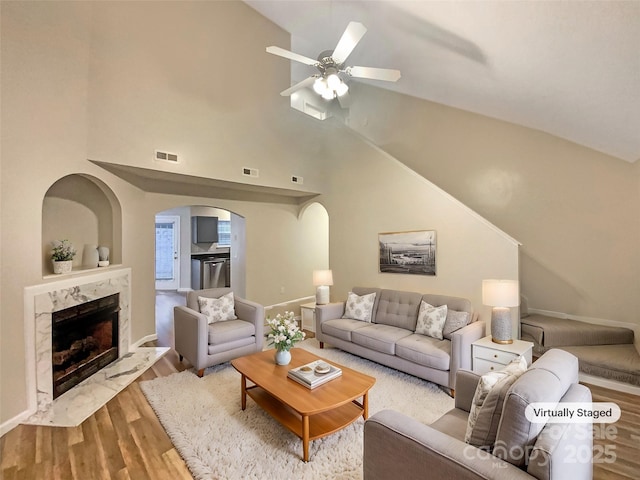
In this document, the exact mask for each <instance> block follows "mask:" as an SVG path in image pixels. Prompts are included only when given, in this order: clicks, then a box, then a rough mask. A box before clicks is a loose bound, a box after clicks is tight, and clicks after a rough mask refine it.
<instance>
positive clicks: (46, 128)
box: [0, 2, 326, 424]
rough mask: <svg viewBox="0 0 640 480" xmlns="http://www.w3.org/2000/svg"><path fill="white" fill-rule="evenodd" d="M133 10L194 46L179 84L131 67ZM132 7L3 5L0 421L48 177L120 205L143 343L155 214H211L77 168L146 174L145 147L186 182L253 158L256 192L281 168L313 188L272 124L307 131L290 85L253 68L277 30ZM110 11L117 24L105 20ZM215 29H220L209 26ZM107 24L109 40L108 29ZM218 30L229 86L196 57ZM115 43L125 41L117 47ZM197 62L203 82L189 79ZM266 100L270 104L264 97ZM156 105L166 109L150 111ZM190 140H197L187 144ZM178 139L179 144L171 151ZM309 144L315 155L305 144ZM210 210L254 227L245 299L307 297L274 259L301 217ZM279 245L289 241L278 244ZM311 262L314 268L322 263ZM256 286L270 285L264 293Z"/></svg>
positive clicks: (147, 35)
mask: <svg viewBox="0 0 640 480" xmlns="http://www.w3.org/2000/svg"><path fill="white" fill-rule="evenodd" d="M143 3H144V5H145V6H146V7H147V8H149V9H150V11H155V9H158V10H160V11H161V13H162V15H161V17H162V18H164V19H166V18H167V15H168V16H169V17H172V18H175V19H176V20H177V21H178V23H180V28H179V29H177V30H178V32H179V33H180V34H184V43H183V45H182V47H185V46H188V45H196V46H199V45H202V44H203V42H204V44H205V49H204V50H200V51H199V53H197V52H196V53H193V52H191V50H189V49H188V48H187V49H185V48H182V49H179V48H178V50H180V51H181V52H182V56H183V57H186V58H188V57H189V56H190V55H193V56H194V58H200V59H201V60H202V62H195V63H194V64H191V65H186V67H189V68H191V70H189V71H185V70H184V69H182V70H180V69H179V68H178V67H185V65H173V66H172V68H169V67H170V66H171V65H169V63H167V70H166V71H165V72H164V73H167V71H169V70H171V71H172V72H175V71H176V69H177V70H180V72H181V73H180V75H181V77H180V78H169V77H168V76H167V75H162V74H161V73H160V72H158V71H156V72H155V74H154V75H149V74H148V73H149V72H148V70H146V68H139V67H140V66H139V65H138V62H142V65H141V66H143V67H149V66H150V65H149V64H148V63H145V62H144V59H145V57H146V56H153V55H154V54H157V53H158V52H159V51H160V49H158V48H156V47H154V45H152V44H153V42H154V40H153V39H154V38H155V39H157V38H158V35H157V33H154V34H153V35H152V34H151V32H150V31H148V25H150V23H151V20H153V19H154V18H155V17H154V15H149V16H145V15H144V12H143V11H141V10H140V6H141V5H142V4H143ZM143 3H139V4H136V5H133V4H124V3H117V4H116V3H111V4H104V3H100V2H3V3H2V4H1V8H2V45H1V48H2V52H1V53H2V72H1V73H2V112H1V114H2V132H1V134H2V138H1V140H2V142H1V143H2V146H1V148H2V151H1V153H2V155H1V156H2V165H1V167H2V174H1V176H0V178H1V182H2V184H1V189H0V195H1V199H0V201H1V204H2V211H1V212H0V214H1V227H2V228H1V231H0V236H1V244H2V251H1V253H0V255H1V263H2V267H3V268H2V271H1V274H0V275H1V284H0V286H1V292H2V293H1V298H2V304H1V306H0V308H1V311H0V314H1V322H0V389H1V391H0V424H4V423H5V422H8V421H10V420H11V419H13V418H14V417H16V416H17V415H20V414H21V413H22V412H23V411H24V409H25V406H26V393H25V380H24V379H25V375H26V373H27V372H25V364H24V361H23V359H24V358H25V346H24V322H23V313H24V312H23V289H24V287H25V286H28V285H34V284H38V283H42V282H44V281H48V280H43V276H42V260H41V251H42V245H43V243H44V242H45V241H46V239H43V238H42V234H43V229H42V210H43V199H44V196H45V193H46V192H47V190H48V189H49V188H50V187H51V185H53V184H54V183H55V182H56V181H57V180H59V179H60V178H62V177H64V176H66V175H69V174H73V173H79V174H86V175H89V176H92V177H95V178H99V179H100V180H102V181H103V182H104V183H105V184H106V185H108V187H109V188H110V189H111V190H112V191H113V193H114V194H115V196H116V197H117V199H118V201H119V202H120V204H121V206H122V263H123V264H124V265H127V266H130V267H132V272H133V274H132V292H133V301H132V319H133V320H132V326H131V337H132V340H133V341H137V340H139V339H141V338H144V337H145V336H148V335H151V334H153V333H154V332H155V318H154V317H155V316H154V255H153V245H154V219H155V214H156V213H157V212H158V211H161V210H164V209H169V208H174V207H177V206H181V205H189V204H193V205H202V204H211V199H210V198H206V199H204V198H192V197H187V198H185V197H176V196H172V195H161V194H150V193H145V192H143V191H141V190H140V189H138V188H136V187H134V186H132V185H131V184H129V183H127V182H125V181H123V180H122V179H120V178H118V177H116V176H114V175H112V174H110V173H108V172H107V171H105V170H103V169H101V168H100V167H97V166H96V165H94V164H93V163H91V162H89V161H87V159H88V158H91V157H93V158H97V159H102V160H108V161H114V162H118V161H123V162H124V163H126V161H128V162H129V163H131V164H136V163H139V164H142V165H145V166H149V165H152V164H148V163H145V162H148V159H149V158H152V155H153V149H154V148H166V149H167V150H168V151H172V152H177V153H180V154H182V153H183V152H188V154H187V155H185V156H184V157H183V158H185V159H188V160H189V161H186V160H185V163H181V164H180V168H183V171H184V172H195V171H197V169H198V168H201V169H202V170H203V171H204V173H205V174H209V175H212V176H216V175H215V174H216V173H217V172H219V171H220V172H222V173H224V175H223V176H226V177H228V178H227V179H234V180H237V179H239V177H240V176H239V175H238V174H237V173H235V172H236V169H231V168H230V167H229V166H228V165H236V166H237V165H239V164H240V165H242V164H243V163H244V160H245V159H253V158H255V159H259V160H260V159H262V160H260V161H262V162H264V163H261V164H259V165H254V163H253V162H251V164H250V165H249V166H257V167H258V168H261V173H264V174H265V175H264V177H262V176H261V179H260V182H263V181H264V183H265V184H266V183H268V182H271V180H270V179H269V177H270V175H275V173H274V169H272V168H271V166H273V165H275V164H277V162H278V160H279V159H280V158H281V157H284V159H285V164H286V165H287V169H288V170H293V169H294V167H298V166H299V167H300V169H298V168H296V172H295V173H296V174H298V175H303V176H304V177H305V181H306V180H307V179H309V183H310V184H311V185H313V178H314V175H313V174H312V173H311V172H308V171H306V170H305V169H304V168H303V167H304V163H303V162H302V161H301V158H306V157H307V155H303V154H301V153H300V151H299V150H298V151H296V149H295V148H294V149H292V153H291V154H290V155H289V156H288V157H287V152H288V148H287V143H286V142H285V140H286V138H282V135H283V132H286V122H285V125H284V126H283V125H276V124H277V123H278V122H275V121H273V119H274V118H277V117H278V115H279V114H280V113H282V112H284V113H285V115H284V118H285V120H286V121H288V122H290V123H296V124H297V125H301V124H304V122H305V121H306V119H304V120H303V121H302V122H300V121H298V119H293V118H289V119H288V120H287V114H288V115H291V112H290V110H289V108H288V107H287V105H286V102H284V101H281V100H280V98H279V96H278V95H277V92H279V91H280V90H281V89H282V82H285V84H286V83H288V75H287V73H286V72H285V73H284V74H280V73H279V72H280V69H279V67H278V68H276V66H273V65H272V66H267V65H264V61H263V57H266V56H267V55H266V53H265V52H264V47H263V44H271V43H276V42H279V43H283V42H284V41H286V40H287V37H286V36H285V35H284V33H283V32H282V31H281V30H280V29H279V28H277V27H275V26H274V25H273V24H271V23H269V22H267V21H265V20H264V19H263V18H262V17H260V16H259V15H257V14H256V13H255V12H254V11H253V10H251V9H249V8H248V7H246V6H245V5H244V4H242V3H239V2H207V3H203V2H195V3H192V4H183V5H184V8H185V11H188V12H189V15H186V14H183V15H179V14H177V13H176V15H172V12H168V13H167V9H172V8H176V5H178V4H177V3H171V4H167V3H164V2H154V3H146V2H143ZM120 8H121V9H122V16H121V17H120V14H119V12H117V11H116V10H118V9H120ZM129 8H131V9H132V10H131V11H129V10H128V9H129ZM216 8H219V9H220V10H216ZM212 9H213V10H212ZM183 13H184V12H183ZM185 15H186V16H185ZM114 16H117V17H118V18H117V19H115V20H117V22H116V23H117V25H116V24H114V23H113V21H114ZM225 18H226V24H225V26H224V27H223V26H222V25H220V24H216V22H220V21H221V20H220V19H223V20H224V19H225ZM102 20H104V22H102ZM214 20H215V21H214ZM120 22H121V24H122V25H121V26H122V28H120V27H119V25H120ZM244 22H246V23H244ZM107 25H108V26H110V27H112V28H113V29H112V30H109V29H107V28H106V26H107ZM136 26H140V32H136ZM103 27H104V29H103ZM217 29H219V30H220V31H221V32H222V33H224V34H230V33H231V30H234V32H236V33H238V35H239V37H238V40H237V42H235V46H234V48H232V49H230V51H231V52H236V54H238V60H237V61H236V64H237V65H236V66H235V68H238V69H239V73H240V74H241V75H240V76H237V77H235V76H234V74H233V71H234V68H233V67H229V68H227V66H226V65H224V64H220V63H216V61H217V60H218V57H217V56H216V55H215V54H214V53H215V51H211V52H210V53H207V54H206V55H205V53H206V51H207V48H209V47H211V48H214V47H215V48H217V49H218V50H219V49H220V48H221V47H220V46H219V45H223V46H224V48H227V47H228V46H229V42H228V41H226V43H225V38H227V37H224V36H220V35H218V30H217ZM164 30H165V31H166V30H167V29H164ZM169 30H170V29H169ZM138 33H139V34H138ZM208 35H210V36H211V37H210V38H209V37H208ZM121 39H124V40H126V42H125V43H120V40H121ZM187 42H190V43H187ZM216 45H218V46H216ZM163 46H166V45H163ZM149 48H151V49H152V51H149ZM154 48H155V50H154ZM176 48H177V47H176ZM215 48H214V50H215ZM227 49H228V48H227ZM173 53H174V55H173V57H172V59H175V58H176V55H175V52H173ZM198 55H205V56H204V57H198ZM120 60H122V62H123V63H119V62H120ZM227 60H229V61H231V60H232V59H231V58H227ZM114 62H115V63H114ZM205 64H206V71H205V72H203V71H199V70H198V69H199V68H200V67H201V66H202V65H205ZM211 64H215V68H213V67H211ZM232 65H233V62H232ZM262 67H265V68H266V71H264V72H262V73H264V74H265V75H258V73H259V71H260V69H262ZM247 68H250V69H253V70H254V71H253V73H254V74H256V75H253V76H252V77H247V76H244V77H243V76H242V75H246V74H248V73H249V72H248V71H247ZM269 69H271V70H269ZM142 70H144V71H142ZM230 72H231V73H230ZM223 73H224V74H227V76H225V75H223ZM256 77H259V78H260V81H259V82H257V83H256V86H257V89H258V93H251V89H250V88H249V87H251V85H250V84H253V83H254V82H253V80H254V79H255V78H256ZM234 78H236V79H237V81H234V80H233V79H234ZM122 79H125V80H126V81H125V80H122ZM121 81H122V83H121ZM217 81H218V82H222V84H221V85H220V87H219V88H218V89H217V90H216V91H217V92H218V94H220V95H221V96H220V97H217V98H203V96H202V92H201V91H200V92H199V91H198V88H204V87H205V86H210V85H211V84H214V85H215V84H216V82H217ZM194 82H196V83H197V84H196V85H194ZM133 87H135V88H133ZM194 89H195V90H194ZM267 90H268V91H269V92H270V94H269V95H264V94H265V92H266V91H267ZM273 92H275V93H274V94H273V95H272V94H271V93H273ZM223 97H224V98H223ZM247 98H248V100H246V99H247ZM243 99H245V100H243ZM274 99H275V101H274ZM165 100H166V102H167V103H162V102H163V101H165ZM234 101H236V102H240V103H241V105H238V104H236V103H233V102H234ZM230 102H231V103H230ZM112 107H113V108H112ZM200 108H204V109H205V111H204V112H203V111H202V110H200ZM139 113H140V115H142V116H140V115H138V114H139ZM209 115H211V116H210V117H209ZM163 119H164V120H163ZM227 120H228V121H227ZM164 121H166V122H167V123H164ZM243 122H244V123H243ZM297 128H298V130H300V128H304V127H297ZM195 131H197V135H196V136H195V137H194V136H190V135H191V134H192V133H193V132H195ZM167 132H170V133H171V132H175V135H174V136H170V135H168V133H167ZM223 133H225V134H227V136H225V135H223ZM187 134H190V135H187ZM178 137H179V138H178ZM304 137H305V135H300V137H299V141H300V142H301V143H300V144H299V146H302V147H304V148H307V146H308V145H307V144H305V143H304ZM178 141H179V142H182V144H183V145H188V147H185V149H184V150H183V149H182V148H175V147H176V144H177V142H178ZM254 142H255V144H254ZM293 143H296V142H295V141H294V142H293ZM311 145H312V148H313V145H315V144H313V142H312V143H311ZM107 147H109V148H107ZM243 149H246V151H243ZM89 152H91V153H89ZM193 152H197V153H193ZM194 158H197V159H198V160H197V162H199V164H197V165H196V166H194V164H193V163H190V162H191V159H194ZM287 158H288V159H287ZM207 162H210V163H207ZM287 162H289V163H287ZM205 164H206V166H205ZM225 168H227V169H229V173H225V172H226V171H225V170H224V169H225ZM287 182H288V178H287V180H280V179H278V180H274V181H273V182H271V183H274V184H278V183H280V184H281V185H287V186H288V185H289V184H288V183H287ZM276 186H280V185H276ZM215 205H216V206H219V207H221V208H227V209H228V210H230V211H235V212H238V214H240V215H243V216H245V217H246V218H247V219H251V220H255V224H254V225H253V226H251V227H248V228H247V246H248V250H247V256H248V261H249V262H253V263H252V264H251V267H250V268H247V270H248V276H249V278H248V285H247V294H248V296H250V297H252V298H255V299H256V300H258V301H260V302H263V303H275V302H277V301H278V299H279V298H281V297H282V295H281V294H280V293H279V292H280V291H281V287H284V290H285V294H284V295H287V296H288V295H291V296H303V295H308V294H309V290H311V288H312V287H311V285H310V283H311V282H310V280H309V281H308V282H307V283H306V284H305V282H304V281H303V279H306V278H307V277H310V273H308V272H307V273H305V272H304V271H301V270H300V269H299V268H298V267H299V265H298V264H297V263H296V262H294V261H282V260H281V258H283V257H286V258H289V254H294V255H298V254H299V249H298V250H293V249H291V244H292V243H293V242H294V240H293V239H294V238H299V237H300V236H304V234H302V233H299V232H298V231H297V229H299V228H300V225H301V224H303V223H304V220H299V213H300V212H299V208H297V207H296V206H294V205H291V204H274V205H272V204H266V205H262V204H259V203H255V202H239V201H236V202H222V201H221V202H215ZM116 230H118V231H119V226H116ZM289 234H290V235H289ZM281 236H285V237H287V238H289V237H290V238H291V240H290V241H289V240H285V241H282V240H281V239H280V237H281ZM79 247H80V246H79ZM321 261H326V254H325V257H323V259H322V260H321ZM305 269H307V267H305ZM265 284H268V285H272V286H270V287H269V288H268V289H266V290H265V291H263V289H262V287H263V285H265Z"/></svg>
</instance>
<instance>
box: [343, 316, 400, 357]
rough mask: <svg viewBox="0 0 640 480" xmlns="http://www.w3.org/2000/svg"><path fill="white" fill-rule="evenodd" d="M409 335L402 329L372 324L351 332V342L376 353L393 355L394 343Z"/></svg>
mask: <svg viewBox="0 0 640 480" xmlns="http://www.w3.org/2000/svg"><path fill="white" fill-rule="evenodd" d="M411 334H412V332H410V331H408V330H405V329H403V328H397V327H392V326H391V325H377V324H375V323H372V324H370V325H368V326H367V327H366V328H359V329H357V330H354V331H353V332H351V341H352V342H353V343H355V344H357V345H362V346H363V347H366V348H369V349H371V350H375V351H377V352H382V353H386V354H389V355H395V353H396V342H398V340H400V339H401V338H404V337H407V336H409V335H411Z"/></svg>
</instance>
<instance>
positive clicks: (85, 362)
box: [51, 293, 120, 399]
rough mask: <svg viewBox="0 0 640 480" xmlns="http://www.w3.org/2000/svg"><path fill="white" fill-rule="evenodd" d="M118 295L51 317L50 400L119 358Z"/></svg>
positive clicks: (93, 301) (90, 302)
mask: <svg viewBox="0 0 640 480" xmlns="http://www.w3.org/2000/svg"><path fill="white" fill-rule="evenodd" d="M119 303H120V300H119V294H118V293H115V294H113V295H109V296H107V297H103V298H99V299H96V300H92V301H89V302H85V303H81V304H79V305H75V306H72V307H69V308H65V309H64V310H58V311H56V312H53V314H52V352H51V353H52V354H51V364H52V371H53V398H54V399H55V398H57V397H59V396H60V395H62V394H63V393H64V392H66V391H67V390H69V389H71V388H72V387H74V386H75V385H77V384H78V383H80V382H82V381H83V380H84V379H86V378H88V377H90V376H91V375H93V374H94V373H96V372H97V371H98V370H100V369H101V368H103V367H105V366H107V365H108V364H110V363H111V362H113V361H114V360H116V359H117V358H118V343H119V342H118V335H119V332H118V327H119V321H118V317H119V311H120V306H119Z"/></svg>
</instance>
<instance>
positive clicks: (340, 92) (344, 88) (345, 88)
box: [336, 82, 349, 97]
mask: <svg viewBox="0 0 640 480" xmlns="http://www.w3.org/2000/svg"><path fill="white" fill-rule="evenodd" d="M348 91H349V86H348V85H347V84H346V83H344V82H340V85H338V87H337V88H336V95H338V96H339V97H341V96H343V95H344V94H345V93H347V92H348Z"/></svg>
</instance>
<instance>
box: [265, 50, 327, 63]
mask: <svg viewBox="0 0 640 480" xmlns="http://www.w3.org/2000/svg"><path fill="white" fill-rule="evenodd" d="M267 52H268V53H272V54H273V55H278V56H280V57H284V58H288V59H289V60H295V61H296V62H300V63H304V64H306V65H311V66H314V67H315V66H316V65H317V64H318V60H313V59H312V58H309V57H305V56H304V55H300V54H297V53H293V52H290V51H289V50H285V49H284V48H280V47H275V46H271V47H267Z"/></svg>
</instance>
